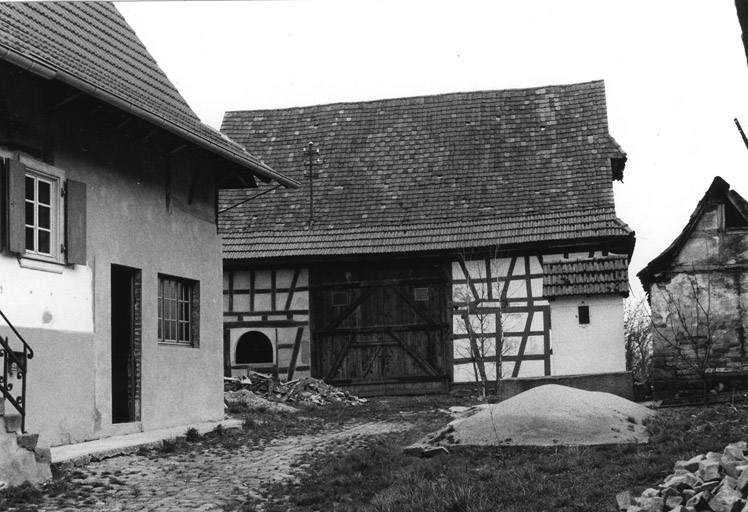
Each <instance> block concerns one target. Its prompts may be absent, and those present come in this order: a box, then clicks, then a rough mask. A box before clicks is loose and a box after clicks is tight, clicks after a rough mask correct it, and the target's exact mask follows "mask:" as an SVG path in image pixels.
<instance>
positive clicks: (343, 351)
mask: <svg viewBox="0 0 748 512" xmlns="http://www.w3.org/2000/svg"><path fill="white" fill-rule="evenodd" d="M355 339H356V336H355V335H354V334H351V335H350V336H348V341H346V342H345V345H343V348H341V349H340V352H338V355H337V356H336V357H335V361H334V362H333V364H332V366H331V367H330V370H329V371H328V372H327V377H325V379H324V380H329V379H332V378H333V376H334V375H335V373H336V372H337V371H338V368H340V365H341V364H342V363H343V359H345V356H346V355H347V354H348V350H349V349H350V348H351V345H353V342H354V340H355Z"/></svg>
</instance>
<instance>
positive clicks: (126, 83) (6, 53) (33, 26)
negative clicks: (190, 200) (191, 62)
mask: <svg viewBox="0 0 748 512" xmlns="http://www.w3.org/2000/svg"><path fill="white" fill-rule="evenodd" d="M0 59H2V60H7V61H9V62H12V63H14V64H17V65H20V66H22V67H24V68H26V69H29V70H30V71H32V72H36V73H38V74H41V75H42V76H45V77H47V78H55V79H58V80H60V81H62V82H65V83H67V84H68V85H71V86H73V87H75V88H77V89H80V90H82V91H84V92H86V93H88V94H91V95H93V96H95V97H97V98H99V99H101V100H103V101H106V102H108V103H110V104H113V105H114V106H116V107H118V108H122V109H123V110H126V111H128V112H130V113H132V114H133V115H135V116H138V117H140V118H143V119H145V120H147V121H149V122H152V123H154V124H156V125H158V126H159V127H162V128H164V129H165V130H167V131H170V132H172V133H174V134H176V135H178V136H180V137H182V138H186V139H187V140H190V141H191V142H193V143H195V144H197V145H198V146H200V147H203V148H204V149H207V150H209V151H211V152H212V153H214V154H217V155H219V156H221V157H223V158H225V159H227V160H229V161H232V162H234V163H236V164H239V165H241V166H242V167H245V168H247V169H250V170H252V171H253V172H254V173H256V174H258V175H259V176H260V177H261V178H263V179H274V180H278V181H280V182H283V183H286V182H287V183H288V184H290V185H293V182H288V181H287V179H286V178H285V177H284V176H282V175H280V174H278V173H276V172H275V171H273V170H272V169H271V168H270V167H268V166H267V165H265V164H263V163H261V162H260V161H259V160H258V159H256V158H255V157H254V156H252V155H250V154H249V153H247V152H246V151H245V150H244V148H243V147H242V146H240V145H239V144H236V143H235V142H233V141H231V140H229V139H228V138H227V137H225V136H224V135H222V134H221V133H220V132H218V131H216V130H214V129H212V128H210V127H209V126H207V125H204V124H203V123H202V122H201V121H200V119H199V118H198V117H197V116H196V115H195V113H194V112H193V111H192V110H191V109H190V107H189V106H188V105H187V102H186V101H185V100H184V98H182V96H181V95H180V94H179V92H178V91H177V90H176V88H175V87H174V86H173V85H172V83H171V82H170V81H169V79H168V78H167V77H166V75H165V74H164V73H163V71H162V70H161V69H160V68H159V67H158V64H157V63H156V61H155V60H153V57H151V55H150V54H149V53H148V50H146V48H145V46H143V43H141V42H140V40H139V39H138V37H137V36H136V35H135V33H134V32H133V30H132V29H131V28H130V26H129V25H128V24H127V22H126V21H125V19H124V18H123V17H122V15H121V14H120V13H119V12H118V11H117V9H116V8H115V7H114V6H113V5H112V4H110V3H103V2H33V3H22V2H18V3H15V2H14V3H0Z"/></svg>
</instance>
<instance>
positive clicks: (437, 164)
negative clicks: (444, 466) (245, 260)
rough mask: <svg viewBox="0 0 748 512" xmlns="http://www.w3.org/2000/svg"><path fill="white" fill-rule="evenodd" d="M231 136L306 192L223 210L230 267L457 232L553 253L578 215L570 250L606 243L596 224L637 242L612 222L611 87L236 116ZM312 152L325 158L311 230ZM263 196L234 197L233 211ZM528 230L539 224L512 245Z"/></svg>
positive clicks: (463, 237) (414, 243)
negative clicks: (254, 259) (262, 257)
mask: <svg viewBox="0 0 748 512" xmlns="http://www.w3.org/2000/svg"><path fill="white" fill-rule="evenodd" d="M222 130H223V131H224V132H226V133H227V134H228V135H229V136H230V137H231V138H233V139H234V140H236V141H238V142H240V143H241V144H244V145H245V146H246V147H247V148H248V150H250V151H252V152H254V153H255V154H257V155H258V156H259V157H260V158H262V159H263V160H264V161H265V162H267V163H268V164H270V165H272V166H273V167H274V168H276V169H278V170H279V171H281V172H283V173H285V174H287V175H289V176H291V177H293V178H295V179H297V180H298V181H300V182H302V187H301V188H300V189H298V190H293V191H288V190H277V191H274V192H271V193H268V194H266V195H263V196H262V197H258V198H257V199H254V200H251V201H248V202H247V203H245V204H243V205H241V206H238V207H235V208H232V209H230V210H227V211H225V212H224V213H222V214H221V216H220V221H221V223H220V227H221V231H222V233H226V234H231V236H227V237H226V251H227V257H231V256H229V254H230V253H231V251H233V250H236V251H237V253H244V254H261V253H262V254H271V253H272V254H278V255H283V254H301V253H302V252H303V251H310V253H315V254H321V253H323V252H320V251H326V252H324V253H327V254H332V253H335V254H341V253H346V252H350V251H353V250H356V251H366V252H387V251H395V250H398V251H400V250H403V251H419V250H426V248H427V247H432V246H433V245H434V243H437V244H440V245H442V246H446V245H449V244H450V243H451V242H448V240H449V239H450V236H453V235H454V238H460V243H464V244H471V245H481V244H482V245H488V244H490V242H488V241H487V240H486V239H485V238H484V239H479V238H478V237H486V236H488V232H491V233H494V234H495V235H496V238H500V239H502V240H504V239H507V240H508V239H511V240H515V239H517V240H525V241H528V242H542V241H545V240H550V239H554V237H556V236H557V234H558V233H559V232H560V231H559V225H558V222H557V220H558V219H559V218H570V217H573V218H575V219H576V220H575V221H574V224H572V225H570V227H569V228H568V229H567V228H564V232H563V238H564V239H573V238H574V237H586V236H588V235H589V234H590V233H597V232H598V230H599V228H600V224H599V222H603V223H605V225H606V228H605V229H608V230H611V233H613V232H615V233H614V234H615V235H620V236H628V235H630V234H631V233H630V231H627V230H624V229H622V228H621V227H620V225H621V223H620V221H617V220H616V217H615V205H614V199H613V185H612V171H611V159H615V160H616V161H617V162H619V163H620V162H622V161H623V160H624V159H625V154H624V153H623V151H622V150H621V149H620V147H619V146H618V144H617V143H616V142H615V141H614V140H613V138H612V137H611V136H610V134H609V133H608V123H607V113H606V104H605V88H604V85H603V82H601V81H597V82H590V83H583V84H573V85H560V86H549V87H541V88H533V89H515V90H505V91H483V92H466V93H454V94H443V95H437V96H425V97H416V98H402V99H391V100H379V101H369V102H362V103H339V104H333V105H319V106H312V107H303V108H290V109H281V110H263V111H243V112H228V113H227V114H226V116H225V117H224V121H223V125H222ZM309 141H313V142H314V143H315V147H317V148H319V150H320V158H321V159H322V163H321V164H319V165H315V166H314V172H315V177H314V185H313V186H314V219H315V223H314V229H312V230H309V229H308V220H309V210H310V208H309V207H310V193H309V184H310V180H309V178H308V177H306V176H305V173H306V171H307V170H308V159H307V158H305V157H304V154H303V150H304V149H305V147H306V146H307V144H308V142H309ZM307 174H308V173H307ZM254 194H256V191H246V190H244V191H243V190H235V191H226V192H224V193H222V195H221V204H222V207H223V208H227V207H229V206H232V205H235V204H237V203H239V202H240V201H242V200H244V199H247V198H249V197H251V196H253V195H254ZM583 212H584V214H583ZM523 219H526V222H531V223H532V225H531V226H530V227H529V228H528V229H525V230H524V231H521V232H520V233H519V234H518V235H516V236H514V235H513V234H512V230H513V229H514V226H515V225H516V224H517V223H518V222H522V221H523ZM528 225H529V224H528ZM455 226H461V227H460V228H459V229H458V231H459V234H457V233H451V232H450V230H454V229H457V228H455ZM614 226H618V227H614ZM396 233H400V234H396ZM402 233H407V235H403V234H402ZM351 237H356V241H355V242H353V241H351ZM432 239H436V240H439V241H438V242H433V243H432V242H431V240H432ZM241 240H244V241H245V242H246V244H245V245H243V246H242V245H241V244H240V241H241Z"/></svg>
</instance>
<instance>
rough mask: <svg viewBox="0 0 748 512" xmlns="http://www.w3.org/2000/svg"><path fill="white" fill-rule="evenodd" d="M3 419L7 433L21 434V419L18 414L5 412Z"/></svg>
mask: <svg viewBox="0 0 748 512" xmlns="http://www.w3.org/2000/svg"><path fill="white" fill-rule="evenodd" d="M3 420H4V421H5V431H6V432H8V433H9V434H11V433H16V434H21V433H22V432H21V423H22V422H23V419H22V418H21V416H20V415H19V414H6V415H4V416H3Z"/></svg>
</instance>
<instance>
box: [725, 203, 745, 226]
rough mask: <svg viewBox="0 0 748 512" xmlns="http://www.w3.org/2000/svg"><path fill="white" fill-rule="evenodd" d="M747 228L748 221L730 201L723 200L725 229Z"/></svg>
mask: <svg viewBox="0 0 748 512" xmlns="http://www.w3.org/2000/svg"><path fill="white" fill-rule="evenodd" d="M745 228H748V221H747V220H746V219H745V217H743V215H742V214H741V213H740V212H739V211H738V209H737V208H735V206H733V204H732V203H730V202H729V201H728V202H725V229H745Z"/></svg>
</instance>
